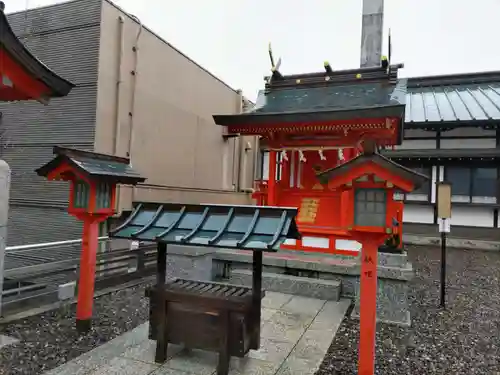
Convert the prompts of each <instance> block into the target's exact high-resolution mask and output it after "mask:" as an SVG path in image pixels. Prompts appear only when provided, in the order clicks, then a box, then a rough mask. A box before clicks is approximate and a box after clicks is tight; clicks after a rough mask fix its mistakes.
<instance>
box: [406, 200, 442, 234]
mask: <svg viewBox="0 0 500 375" xmlns="http://www.w3.org/2000/svg"><path fill="white" fill-rule="evenodd" d="M403 223H420V224H433V223H434V209H433V207H432V206H431V205H428V206H427V205H417V204H411V203H405V206H404V210H403ZM403 230H404V228H403Z"/></svg>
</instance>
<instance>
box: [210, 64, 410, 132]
mask: <svg viewBox="0 0 500 375" xmlns="http://www.w3.org/2000/svg"><path fill="white" fill-rule="evenodd" d="M399 67H400V66H398V65H395V66H391V68H390V69H389V71H388V72H387V71H386V70H385V69H383V68H381V67H375V68H361V69H350V70H343V71H333V72H331V73H328V72H321V73H308V74H295V75H289V76H282V78H281V79H280V80H276V81H273V82H272V83H271V84H267V85H266V89H265V90H262V91H261V92H260V93H259V96H258V98H257V103H256V105H255V107H254V108H252V109H251V110H250V111H248V112H246V113H243V114H238V115H215V116H214V120H215V123H216V124H218V125H236V124H237V125H243V126H244V125H250V124H255V123H270V122H276V116H279V120H278V121H279V122H282V123H286V122H315V121H337V120H347V119H357V118H381V117H402V115H403V113H404V108H405V107H404V105H405V98H406V96H405V94H406V79H400V80H398V79H397V70H398V69H399Z"/></svg>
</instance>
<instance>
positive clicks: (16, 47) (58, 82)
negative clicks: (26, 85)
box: [0, 1, 75, 97]
mask: <svg viewBox="0 0 500 375" xmlns="http://www.w3.org/2000/svg"><path fill="white" fill-rule="evenodd" d="M4 10H5V4H4V2H3V1H0V47H1V48H2V49H3V50H4V51H5V52H7V53H8V54H9V55H10V56H11V57H12V58H13V59H14V60H15V61H17V62H18V63H19V64H20V65H21V66H22V67H23V68H24V69H25V70H26V72H28V73H29V75H30V76H32V77H33V78H34V79H37V80H39V81H41V82H42V83H44V84H45V85H46V86H47V87H48V88H49V89H50V93H49V94H48V96H49V97H63V96H66V95H68V94H69V92H70V91H71V89H72V88H73V87H74V86H75V85H74V84H72V83H71V82H69V81H67V80H65V79H64V78H61V77H60V76H59V75H57V74H56V73H54V72H53V71H52V70H50V69H49V68H48V67H47V66H46V65H45V64H43V63H42V62H41V61H40V60H38V59H37V58H36V57H35V56H34V55H32V54H31V52H30V51H28V49H26V47H25V46H24V45H23V43H22V42H21V41H20V40H19V38H18V37H17V36H16V35H15V34H14V31H12V28H11V27H10V25H9V21H8V20H7V17H6V15H5V13H4Z"/></svg>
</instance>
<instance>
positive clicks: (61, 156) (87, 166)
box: [36, 146, 146, 185]
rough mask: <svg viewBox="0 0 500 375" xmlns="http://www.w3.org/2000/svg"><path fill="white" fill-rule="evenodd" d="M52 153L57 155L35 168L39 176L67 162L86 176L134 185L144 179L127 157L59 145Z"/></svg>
mask: <svg viewBox="0 0 500 375" xmlns="http://www.w3.org/2000/svg"><path fill="white" fill-rule="evenodd" d="M54 154H55V155H57V156H56V157H55V158H54V159H52V160H51V161H50V162H48V163H47V164H45V165H44V166H42V167H40V168H38V169H37V170H36V173H37V174H38V175H39V176H43V177H46V176H47V175H48V174H49V173H50V172H52V171H53V170H55V169H56V168H58V167H59V166H61V165H62V164H64V163H68V164H69V165H71V166H73V167H74V168H77V169H78V170H80V171H81V172H83V173H85V174H87V175H88V176H93V177H103V178H106V179H107V180H112V181H113V182H116V183H122V184H131V185H135V184H137V183H138V182H144V181H145V180H146V179H145V178H144V177H141V176H140V175H139V174H138V173H137V172H136V171H135V170H134V169H132V167H131V166H130V159H128V158H122V157H118V156H111V155H106V154H99V153H96V152H90V151H83V150H77V149H73V148H66V147H59V146H55V147H54Z"/></svg>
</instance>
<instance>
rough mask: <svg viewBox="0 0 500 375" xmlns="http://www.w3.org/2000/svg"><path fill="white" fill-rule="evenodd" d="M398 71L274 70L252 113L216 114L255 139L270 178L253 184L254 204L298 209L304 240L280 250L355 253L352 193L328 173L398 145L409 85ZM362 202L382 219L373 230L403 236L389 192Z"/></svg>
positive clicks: (398, 210) (230, 128)
mask: <svg viewBox="0 0 500 375" xmlns="http://www.w3.org/2000/svg"><path fill="white" fill-rule="evenodd" d="M400 67H401V66H399V65H393V66H389V67H387V68H386V67H375V68H362V69H355V70H344V71H332V70H331V68H329V66H328V65H327V66H326V69H325V71H324V72H319V73H312V74H300V75H299V74H297V75H288V76H283V75H281V74H279V73H276V72H275V74H273V76H272V77H271V78H270V79H269V81H268V83H267V84H266V90H265V91H264V92H262V93H261V94H260V96H259V98H258V100H257V105H256V107H255V109H254V110H252V111H250V112H248V113H245V114H241V115H216V116H214V120H215V122H216V123H217V124H218V125H223V126H227V128H228V132H229V133H230V134H245V135H258V136H260V137H261V138H260V141H261V148H263V149H264V150H267V151H268V152H269V159H268V160H269V177H268V179H267V180H261V181H257V183H256V188H257V191H256V192H255V194H254V198H255V199H256V201H257V203H258V204H261V205H271V206H274V205H277V206H285V207H286V206H292V207H299V215H298V217H297V223H298V225H299V230H300V232H301V233H302V235H303V237H302V239H301V240H297V241H289V242H287V243H286V245H284V247H285V248H289V249H294V250H305V251H307V250H310V251H323V252H337V253H348V254H349V253H351V254H355V253H357V251H359V247H358V245H357V244H355V243H353V242H352V241H349V238H350V237H351V233H350V231H351V230H352V226H353V208H354V199H355V198H354V195H353V192H352V191H343V190H342V189H338V184H337V182H331V181H330V180H329V179H328V175H329V174H330V172H329V171H330V170H332V169H335V168H336V167H337V166H339V165H342V164H344V163H346V162H349V161H350V160H351V159H354V158H356V157H357V156H358V155H359V154H360V153H362V151H363V147H365V148H366V145H365V146H363V144H364V143H365V142H367V141H369V142H373V145H372V147H374V148H376V149H378V148H380V147H383V146H393V145H398V144H401V143H402V138H403V119H404V110H405V96H406V84H407V80H406V79H398V77H397V72H398V69H399V68H400ZM373 151H377V150H373ZM389 164H390V163H389ZM373 178H375V179H376V178H378V177H376V176H373V175H366V176H359V181H366V183H377V182H384V181H385V180H379V181H377V180H373ZM372 180H373V181H372ZM387 180H389V179H387ZM387 187H388V188H391V189H392V188H394V186H389V185H388V186H387ZM410 190H411V189H410ZM366 199H367V202H369V203H367V204H368V205H369V206H370V210H373V213H377V212H378V213H380V214H382V213H383V215H381V217H382V216H383V217H384V218H383V220H384V222H383V223H380V224H378V225H383V226H384V227H386V231H387V234H388V235H392V234H397V233H399V232H400V231H401V227H402V215H403V204H402V203H401V202H399V201H396V200H394V199H393V196H391V195H390V194H389V195H388V196H387V197H385V198H384V199H381V200H380V201H379V200H377V197H375V196H374V197H371V196H369V197H366ZM372 206H373V207H372ZM386 209H387V217H390V219H388V222H385V220H386V215H385V212H386V211H385V210H386ZM358 214H360V213H358ZM365 215H368V211H367V212H365ZM368 216H369V215H368ZM367 225H368V224H367Z"/></svg>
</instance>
